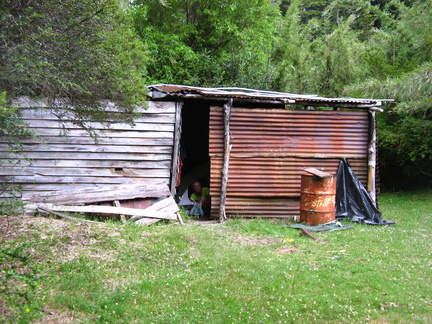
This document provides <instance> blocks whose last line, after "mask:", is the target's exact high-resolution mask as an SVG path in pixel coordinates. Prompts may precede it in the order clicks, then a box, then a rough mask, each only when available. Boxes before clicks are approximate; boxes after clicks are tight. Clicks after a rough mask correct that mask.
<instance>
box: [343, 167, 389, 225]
mask: <svg viewBox="0 0 432 324" xmlns="http://www.w3.org/2000/svg"><path fill="white" fill-rule="evenodd" d="M336 218H337V219H347V220H349V221H352V222H361V223H365V224H369V225H394V224H395V222H393V221H387V220H383V219H382V215H381V213H380V212H379V211H378V209H377V208H376V207H375V204H374V203H373V201H372V199H371V197H370V195H369V193H368V192H367V190H366V189H365V187H364V186H363V185H362V183H361V182H360V181H359V180H358V178H357V177H356V175H355V174H354V171H353V170H352V169H351V167H350V166H349V164H348V162H347V161H346V160H345V159H343V160H341V161H340V163H339V169H338V173H337V181H336Z"/></svg>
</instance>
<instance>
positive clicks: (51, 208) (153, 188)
mask: <svg viewBox="0 0 432 324" xmlns="http://www.w3.org/2000/svg"><path fill="white" fill-rule="evenodd" d="M137 198H138V199H142V198H154V199H157V200H158V201H157V202H156V203H154V204H152V205H151V206H149V207H147V208H144V209H138V208H130V207H122V205H121V200H130V199H137ZM28 201H29V202H30V203H28V204H27V205H26V213H33V212H35V211H42V212H44V213H51V214H55V215H57V216H59V217H63V218H68V219H71V220H79V221H84V220H82V219H81V218H76V217H72V216H66V215H63V214H60V213H56V212H77V213H96V214H115V215H119V217H120V219H121V220H122V222H123V223H124V224H126V223H130V222H136V223H137V224H141V225H150V224H153V223H155V222H157V221H159V220H161V219H168V220H177V221H179V222H180V224H182V225H183V220H182V218H181V216H180V209H179V207H178V205H177V204H176V202H175V201H174V199H173V197H172V196H171V194H170V192H169V189H168V187H167V186H166V185H164V184H148V183H133V184H127V185H121V186H112V187H104V188H96V189H84V190H75V191H71V192H68V193H64V192H59V193H49V194H46V195H40V196H38V197H35V196H33V197H30V198H29V199H28ZM107 201H112V204H113V205H114V206H106V205H94V204H96V203H100V202H107ZM85 203H91V204H92V205H84V204H85ZM126 216H130V218H129V219H126Z"/></svg>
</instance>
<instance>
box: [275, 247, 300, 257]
mask: <svg viewBox="0 0 432 324" xmlns="http://www.w3.org/2000/svg"><path fill="white" fill-rule="evenodd" d="M272 252H273V253H276V254H279V255H284V254H291V253H297V252H299V250H297V249H294V248H293V247H292V246H281V247H280V248H277V249H276V250H274V251H272Z"/></svg>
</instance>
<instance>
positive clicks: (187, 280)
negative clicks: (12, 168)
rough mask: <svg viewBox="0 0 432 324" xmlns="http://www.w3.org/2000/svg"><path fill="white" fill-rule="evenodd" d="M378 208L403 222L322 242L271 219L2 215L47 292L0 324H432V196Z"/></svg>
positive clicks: (383, 201) (6, 233)
mask: <svg viewBox="0 0 432 324" xmlns="http://www.w3.org/2000/svg"><path fill="white" fill-rule="evenodd" d="M380 211H381V212H382V214H383V217H384V219H389V220H393V221H395V222H396V223H397V224H396V225H395V226H392V227H387V226H367V225H362V224H354V228H352V229H349V230H345V231H337V232H331V233H321V234H315V235H316V236H318V237H319V238H320V240H319V241H315V240H312V239H310V238H308V237H304V236H300V235H299V233H300V231H299V230H297V229H292V228H289V227H287V226H286V224H287V222H286V221H285V222H282V221H269V220H266V219H253V220H246V219H234V220H231V221H229V222H227V223H225V224H223V225H211V226H202V225H197V224H195V223H194V222H191V221H189V222H186V226H180V225H177V224H168V225H166V224H165V225H152V226H150V227H138V226H123V225H121V224H120V223H108V224H104V225H95V224H76V223H72V222H69V221H64V220H58V219H50V218H44V217H25V216H20V217H12V216H10V217H3V219H2V221H1V222H2V224H1V227H2V231H1V232H0V233H1V234H2V237H3V242H2V245H4V246H8V247H9V249H12V247H13V246H19V245H20V244H21V243H22V242H26V243H27V244H28V245H27V246H26V247H25V250H24V252H28V253H29V254H30V255H31V260H32V264H34V265H35V266H37V269H38V274H37V275H38V277H39V279H38V283H39V285H38V286H37V288H36V290H35V291H34V292H32V293H31V294H30V295H29V300H28V301H26V300H25V299H22V298H21V300H19V296H17V297H15V298H16V299H17V301H18V302H17V303H15V308H14V307H10V306H7V303H6V301H5V300H2V298H1V297H0V306H2V305H3V311H2V312H0V321H1V319H2V317H1V316H3V320H6V321H10V322H13V323H17V322H22V323H27V322H32V323H432V280H431V277H432V271H431V268H432V257H431V256H432V248H431V245H432V244H431V232H432V231H431V229H432V191H418V192H407V193H383V194H381V195H380ZM263 216H264V215H263ZM21 267H22V268H23V269H25V267H29V266H28V265H27V266H26V265H21ZM27 269H28V268H27ZM3 271H4V270H3ZM16 280H17V281H19V280H20V278H16ZM26 287H27V286H25V285H22V286H21V289H22V290H25V289H26ZM11 314H13V316H14V317H13V318H12V317H11Z"/></svg>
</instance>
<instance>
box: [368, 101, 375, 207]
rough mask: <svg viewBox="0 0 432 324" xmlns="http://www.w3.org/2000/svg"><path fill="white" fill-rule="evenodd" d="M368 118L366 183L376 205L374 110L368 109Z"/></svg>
mask: <svg viewBox="0 0 432 324" xmlns="http://www.w3.org/2000/svg"><path fill="white" fill-rule="evenodd" d="M369 118H370V130H369V131H370V141H369V146H368V180H367V181H368V184H367V190H368V192H369V195H370V197H371V199H372V201H373V203H374V205H375V206H376V185H375V183H376V150H377V134H376V132H377V129H376V112H375V111H374V110H372V109H370V110H369Z"/></svg>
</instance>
